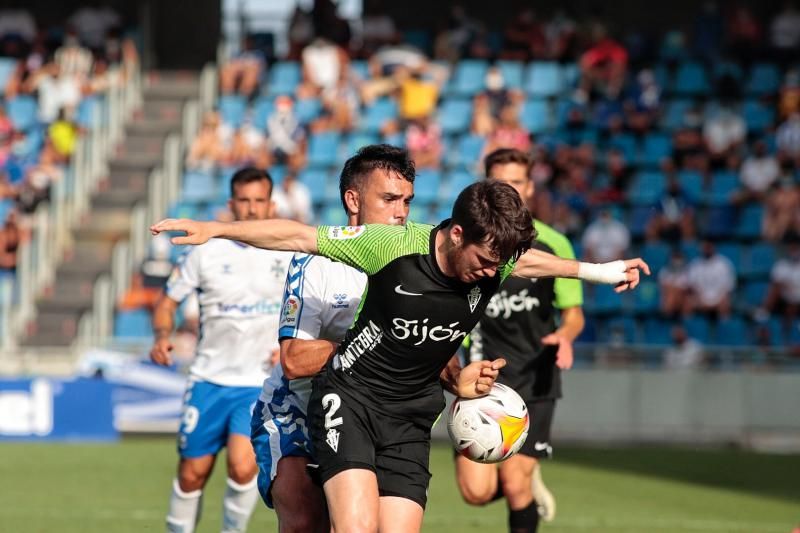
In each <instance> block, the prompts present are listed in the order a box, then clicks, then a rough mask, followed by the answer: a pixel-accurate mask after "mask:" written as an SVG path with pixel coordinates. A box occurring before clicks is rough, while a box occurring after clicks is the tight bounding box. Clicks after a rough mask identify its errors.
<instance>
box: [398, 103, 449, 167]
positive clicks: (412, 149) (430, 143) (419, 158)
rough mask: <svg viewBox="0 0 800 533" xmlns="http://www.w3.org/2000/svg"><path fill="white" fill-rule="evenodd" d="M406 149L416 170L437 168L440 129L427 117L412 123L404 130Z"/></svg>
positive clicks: (439, 149) (440, 139)
mask: <svg viewBox="0 0 800 533" xmlns="http://www.w3.org/2000/svg"><path fill="white" fill-rule="evenodd" d="M406 148H408V152H409V155H410V156H411V159H413V160H414V164H415V166H416V168H418V169H426V168H439V166H440V164H441V160H442V128H441V127H440V126H439V124H437V123H436V122H434V120H433V119H432V118H431V117H429V116H428V117H423V118H419V119H416V120H414V121H412V122H411V123H410V124H409V126H408V128H407V129H406Z"/></svg>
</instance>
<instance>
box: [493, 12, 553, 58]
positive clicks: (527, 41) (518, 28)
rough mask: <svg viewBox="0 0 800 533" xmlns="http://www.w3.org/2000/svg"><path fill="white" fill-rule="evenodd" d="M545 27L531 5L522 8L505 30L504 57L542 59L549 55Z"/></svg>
mask: <svg viewBox="0 0 800 533" xmlns="http://www.w3.org/2000/svg"><path fill="white" fill-rule="evenodd" d="M546 49H547V40H546V37H545V29H544V26H543V25H542V23H541V22H540V21H538V20H537V19H536V11H534V9H533V8H531V7H524V8H522V9H521V10H520V11H519V13H517V14H516V16H514V17H513V18H512V19H511V22H510V23H509V24H508V25H507V26H506V28H505V31H504V42H503V53H502V55H503V58H504V59H511V60H516V61H528V60H530V59H531V58H532V57H534V58H537V59H540V58H544V57H546V56H547V54H546Z"/></svg>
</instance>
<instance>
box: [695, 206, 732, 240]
mask: <svg viewBox="0 0 800 533" xmlns="http://www.w3.org/2000/svg"><path fill="white" fill-rule="evenodd" d="M735 221H736V216H735V212H734V209H733V208H732V207H730V206H722V207H709V208H708V209H707V210H706V213H705V217H704V224H702V225H701V226H700V227H701V229H702V232H703V236H704V237H706V238H709V239H728V238H730V237H732V236H733V230H734V224H735Z"/></svg>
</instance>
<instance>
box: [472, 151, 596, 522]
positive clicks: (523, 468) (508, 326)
mask: <svg viewBox="0 0 800 533" xmlns="http://www.w3.org/2000/svg"><path fill="white" fill-rule="evenodd" d="M531 165H532V160H531V158H530V156H529V155H528V154H526V153H524V152H522V151H520V150H515V149H508V148H504V149H500V150H496V151H494V152H492V153H490V154H489V155H488V156H486V160H485V163H484V166H485V169H486V178H487V179H490V180H496V181H500V182H503V183H507V184H509V185H511V186H512V187H514V189H515V190H516V191H517V192H518V193H519V195H520V197H521V198H522V200H523V202H525V203H526V204H527V203H528V202H529V201H530V200H531V198H533V194H534V190H533V189H534V186H533V181H532V180H531V178H530V170H531ZM534 226H535V228H536V234H537V235H536V241H535V243H534V247H535V248H537V249H540V250H545V251H548V252H550V253H553V254H555V255H557V256H559V257H563V258H566V259H574V258H575V253H574V251H573V249H572V245H571V244H570V242H569V240H568V239H567V238H566V237H565V236H564V235H562V234H560V233H558V232H557V231H556V230H554V229H553V228H551V227H550V226H548V225H546V224H544V223H542V222H541V221H539V220H535V219H534ZM582 304H583V290H582V287H581V282H580V280H577V279H566V278H556V279H552V278H551V279H539V280H526V279H521V278H511V279H509V280H507V281H506V282H505V283H504V284H503V286H502V287H500V292H498V293H497V294H495V295H494V296H492V299H491V301H490V302H489V306H488V307H487V309H486V314H485V315H484V316H483V318H481V320H480V322H479V323H478V325H477V326H475V329H473V330H472V333H471V334H470V343H469V348H468V354H469V361H479V360H485V359H488V360H492V359H495V358H499V357H500V355H501V354H502V356H503V358H505V359H506V361H507V362H508V364H507V365H506V367H505V368H504V369H503V370H502V371H501V372H500V377H499V378H498V381H500V382H501V383H505V384H506V385H508V386H510V387H511V388H513V389H514V390H516V391H517V392H518V393H519V394H520V396H522V398H523V400H525V403H526V404H527V405H528V411H529V413H530V416H531V418H530V419H531V427H530V430H529V432H528V438H527V440H526V441H525V444H524V445H523V447H522V449H521V450H520V451H519V453H518V454H517V455H515V456H513V457H511V458H509V459H508V460H506V461H503V462H502V463H500V464H499V465H497V466H496V465H487V464H480V463H476V462H473V461H470V460H469V459H467V458H466V457H463V456H460V455H458V456H456V478H457V481H458V487H459V489H460V491H461V495H462V496H463V497H464V499H465V500H466V501H467V503H470V504H472V505H483V504H486V503H489V502H491V501H494V500H495V499H497V498H498V497H503V496H505V498H506V501H507V504H508V508H509V529H510V531H512V533H518V532H519V533H522V532H532V531H536V529H537V527H538V522H539V516H541V517H542V518H543V519H545V520H547V521H549V520H552V519H553V517H554V516H555V499H554V498H553V496H552V494H551V493H550V491H549V490H548V489H547V487H546V486H545V485H544V482H543V481H542V477H541V472H540V465H539V459H541V458H544V457H549V455H550V453H551V450H552V448H551V446H550V426H551V425H552V422H553V413H554V411H555V403H556V399H557V398H559V397H560V396H561V376H560V370H561V369H568V368H570V367H571V366H572V341H573V340H574V339H575V338H576V337H577V336H578V335H579V334H580V332H581V331H582V330H583V326H584V317H583V310H582V309H581V305H582ZM556 310H558V312H557V311H556ZM557 315H560V316H559V318H560V320H559V322H558V324H556V317H557Z"/></svg>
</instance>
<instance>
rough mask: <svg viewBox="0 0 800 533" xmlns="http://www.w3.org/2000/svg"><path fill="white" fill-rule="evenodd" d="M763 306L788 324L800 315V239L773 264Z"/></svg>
mask: <svg viewBox="0 0 800 533" xmlns="http://www.w3.org/2000/svg"><path fill="white" fill-rule="evenodd" d="M763 307H764V311H766V312H768V313H770V314H776V315H778V316H781V317H782V318H783V319H784V320H785V321H786V323H787V324H791V322H792V321H793V320H794V319H795V318H797V317H798V316H800V241H797V240H795V241H793V242H791V243H789V244H788V245H787V246H786V251H785V255H784V257H782V258H781V259H779V260H778V261H777V262H776V263H775V264H774V265H773V267H772V272H771V273H770V285H769V289H768V290H767V295H766V298H764V306H763Z"/></svg>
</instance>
